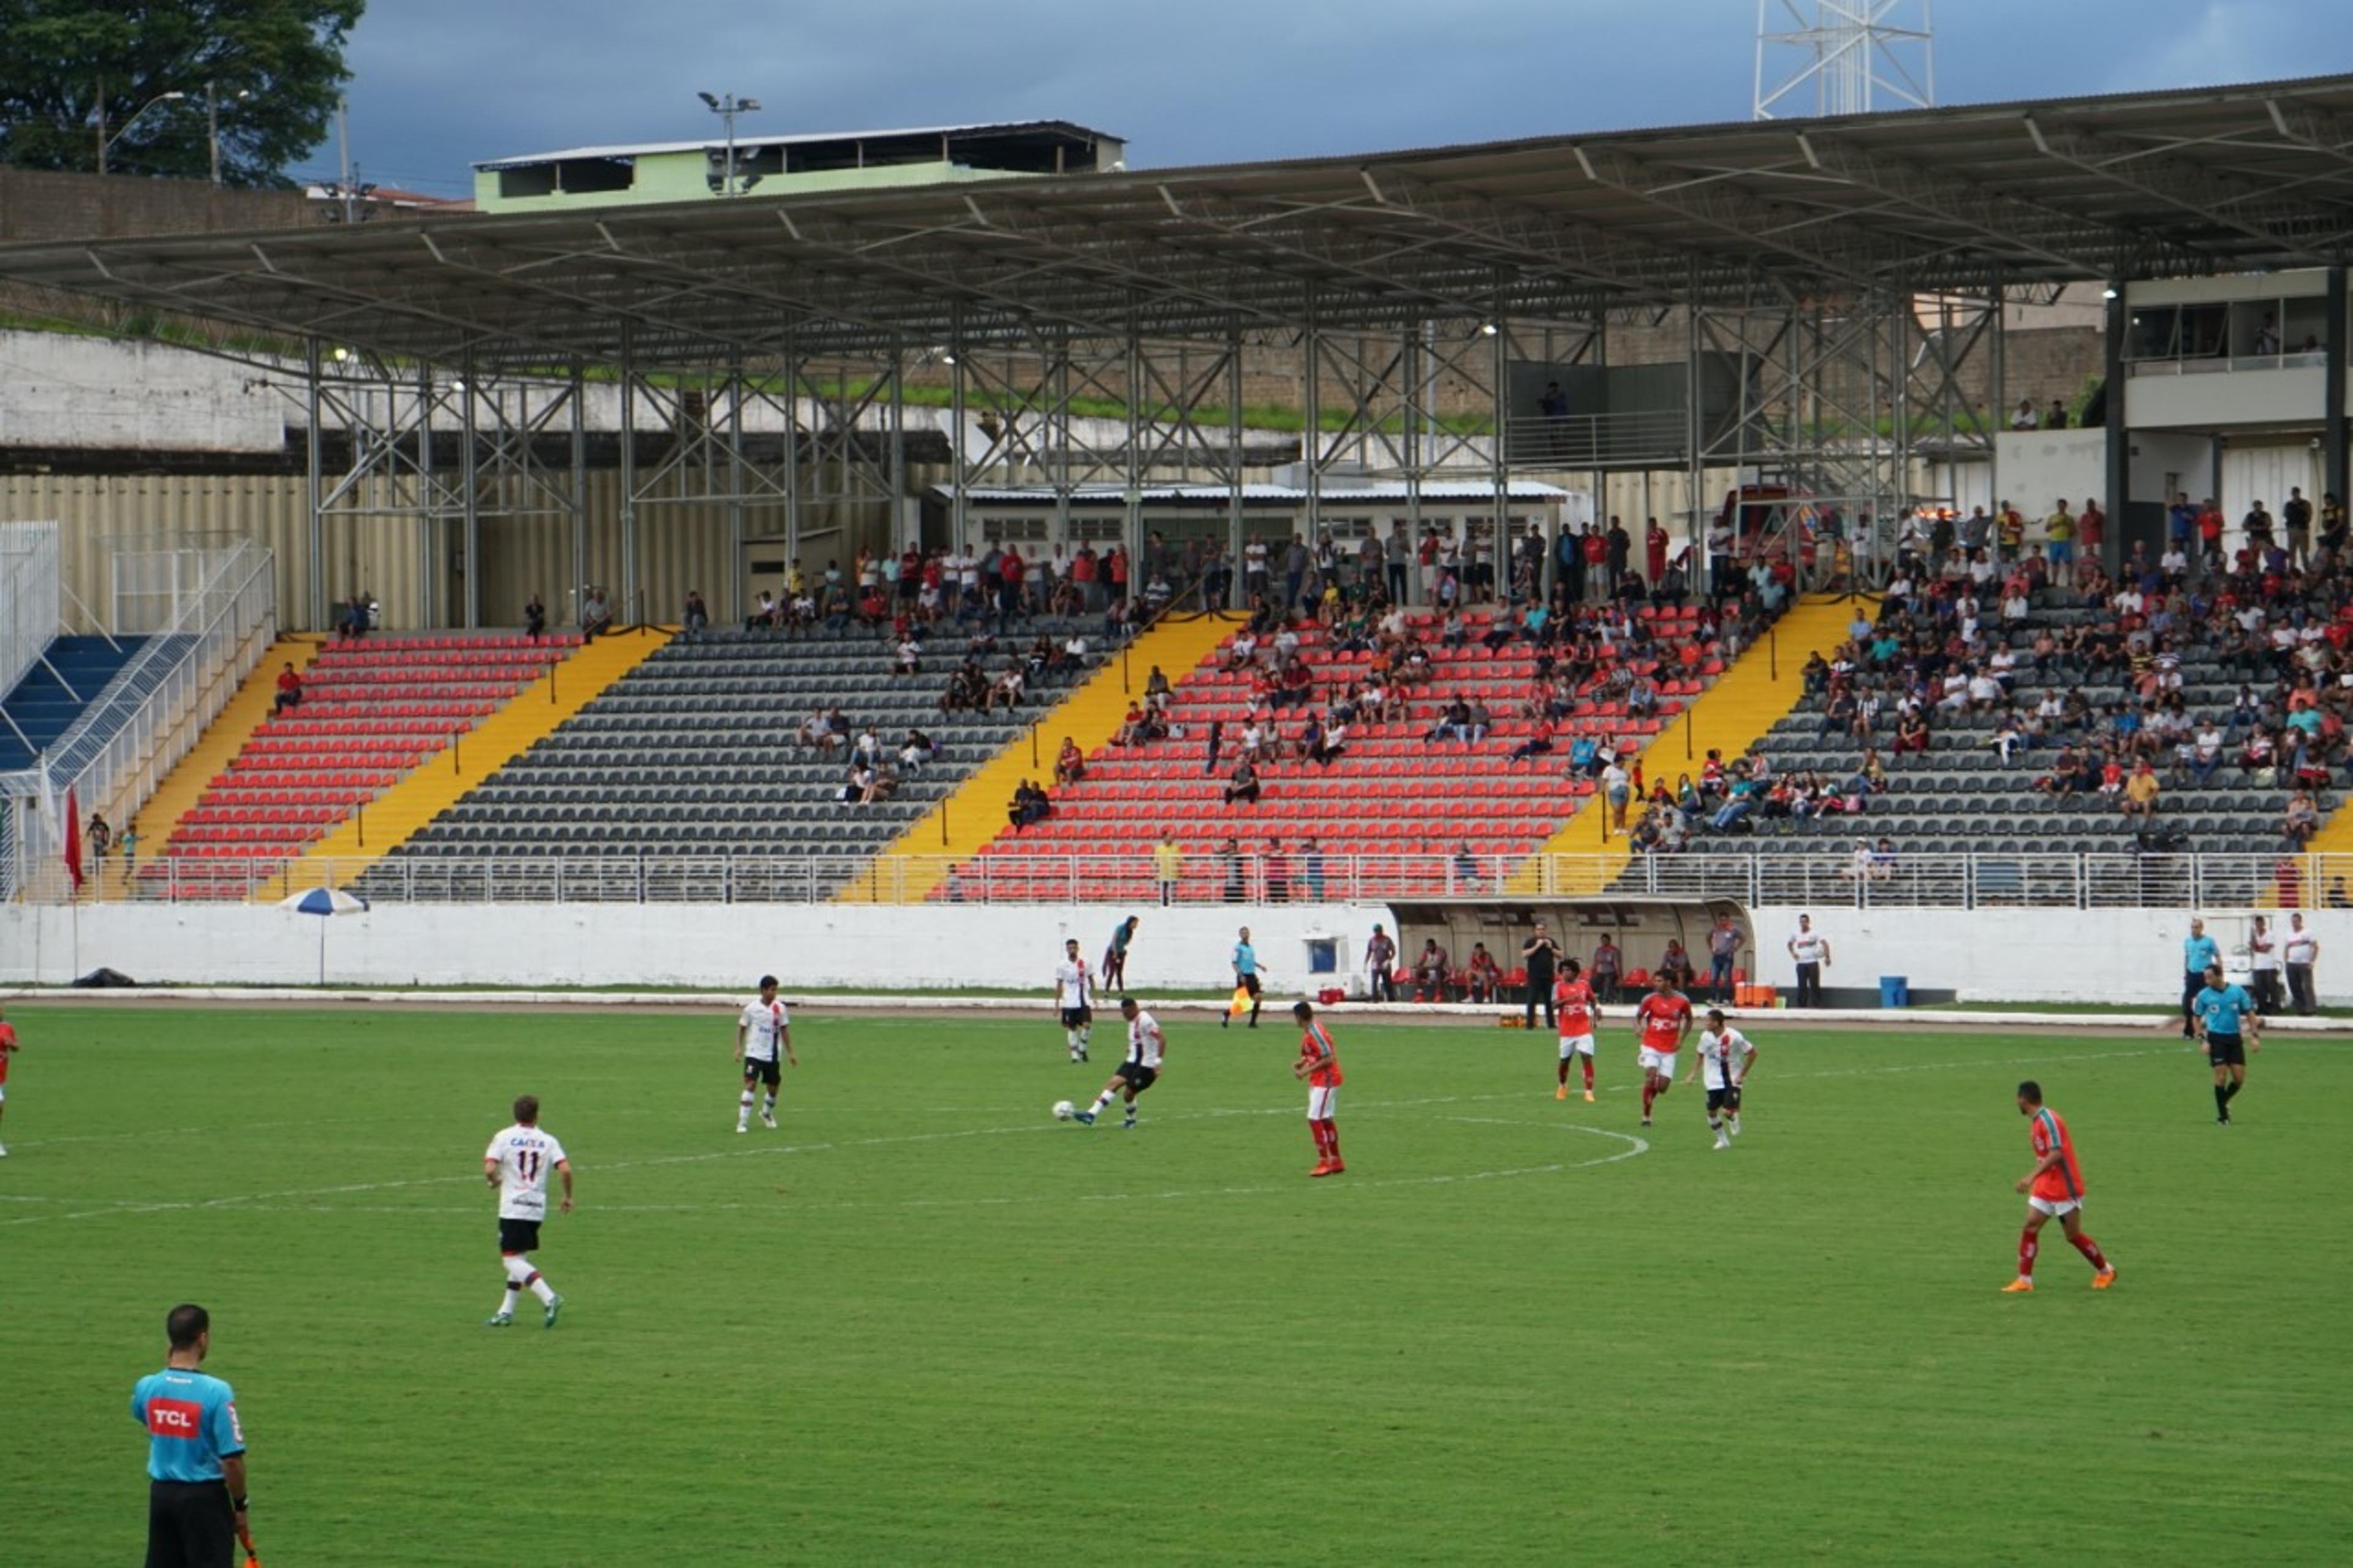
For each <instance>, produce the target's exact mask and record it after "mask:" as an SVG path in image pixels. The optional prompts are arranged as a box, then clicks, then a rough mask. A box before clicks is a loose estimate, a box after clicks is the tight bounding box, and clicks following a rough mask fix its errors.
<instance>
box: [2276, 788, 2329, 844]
mask: <svg viewBox="0 0 2353 1568" xmlns="http://www.w3.org/2000/svg"><path fill="white" fill-rule="evenodd" d="M2319 831H2320V807H2319V806H2318V805H2316V803H2315V802H2314V800H2313V798H2312V795H2311V793H2310V792H2309V791H2306V790H2298V791H2296V792H2295V794H2294V795H2290V796H2289V797H2288V803H2287V812H2286V814H2285V815H2284V816H2283V817H2282V818H2281V819H2280V835H2281V837H2283V838H2284V839H2285V840H2286V841H2287V847H2288V848H2289V849H2290V850H2292V851H2294V852H2295V853H2296V854H2299V855H2300V854H2302V853H2303V852H2304V851H2305V850H2306V849H2307V848H2309V847H2311V845H2312V837H2313V835H2314V834H2316V833H2318V832H2319Z"/></svg>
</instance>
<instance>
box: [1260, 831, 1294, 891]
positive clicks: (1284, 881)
mask: <svg viewBox="0 0 2353 1568" xmlns="http://www.w3.org/2000/svg"><path fill="white" fill-rule="evenodd" d="M1266 901H1267V902H1268V903H1270V904H1287V903H1289V902H1290V901H1291V857H1290V856H1288V855H1285V854H1284V853H1283V852H1282V839H1280V838H1270V839H1268V840H1267V841H1266Z"/></svg>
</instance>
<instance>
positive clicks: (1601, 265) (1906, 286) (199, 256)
mask: <svg viewBox="0 0 2353 1568" xmlns="http://www.w3.org/2000/svg"><path fill="white" fill-rule="evenodd" d="M2348 260H2353V76H2334V77H2323V78H2314V79H2307V80H2301V81H2288V82H2273V83H2263V84H2253V85H2244V86H2230V87H2219V88H2200V89H2184V90H2179V91H2170V92H2152V93H2134V94H2121V95H2117V96H2115V97H2109V98H2092V99H2058V100H2043V101H2039V102H2031V103H2011V104H1995V105H1965V106H1959V107H1955V108H1948V109H1934V110H1915V111H1910V112H1903V113H1891V114H1877V115H1858V116H1851V117H1846V118H1841V119H1832V120H1811V121H1807V120H1790V121H1761V122H1742V123H1738V124H1729V125H1702V126H1687V127H1682V128H1675V129H1668V130H1662V131H1635V132H1612V133H1609V134H1606V135H1592V136H1556V137H1547V138H1540V139H1532V140H1526V141H1517V142H1496V143H1489V144H1485V145H1479V146H1469V147H1449V148H1437V149H1428V150H1423V151H1418V152H1402V153H1366V154H1362V155H1357V156H1353V157H1345V158H1322V159H1314V160H1306V161H1300V162H1290V163H1256V164H1244V165H1236V166H1229V167H1219V168H1198V169H1174V170H1166V171H1153V172H1150V173H1105V174H1081V175H1071V176H1065V177H1062V178H1058V179H1050V180H1021V181H989V182H963V183H957V184H930V185H923V186H902V187H893V188H888V189H867V190H860V191H854V192H849V191H845V192H828V193H807V194H800V195H788V196H776V197H765V198H764V197H762V196H761V195H757V194H754V195H751V196H747V197H744V198H743V199H740V200H735V201H725V202H713V201H694V202H682V203H678V204H661V205H644V206H635V207H625V208H609V207H608V208H600V209H598V210H596V211H594V212H589V213H554V212H549V213H527V214H510V215H499V216H491V217H465V218H457V217H448V218H437V217H420V218H417V219H415V220H412V221H402V222H390V223H370V224H363V225H359V226H354V227H349V228H343V227H330V228H319V229H308V230H298V231H294V232H280V233H266V234H249V235H204V236H188V237H158V238H147V239H122V240H115V239H100V240H84V241H74V242H71V243H44V244H35V245H22V246H12V247H0V280H5V281H9V282H16V283H22V284H30V285H34V286H36V287H46V288H52V289H64V290H69V291H72V292H75V293H79V294H83V295H89V296H94V297H99V298H102V299H105V300H111V301H115V302H118V303H120V304H122V305H125V306H129V307H132V308H134V309H138V310H165V311H174V312H181V313H185V314H193V315H197V316H204V317H209V318H211V319H213V320H216V321H222V322H226V323H229V324H231V325H232V326H236V327H241V328H245V329H248V330H252V331H260V332H266V333H270V334H276V335H282V336H291V337H302V336H307V335H311V334H316V335H319V336H321V337H322V338H324V339H325V340H326V341H329V342H338V343H343V344H347V345H349V346H351V347H352V348H353V349H355V350H360V351H364V352H368V353H375V354H378V355H381V356H385V357H386V358H389V359H393V360H396V361H406V362H410V363H416V362H431V363H444V364H448V363H459V362H460V361H461V360H462V359H467V358H470V359H471V360H472V361H473V362H474V363H477V364H478V365H480V366H483V367H486V368H488V369H497V368H500V367H502V366H508V365H512V366H516V367H544V366H546V365H547V364H549V363H551V362H554V363H561V362H562V361H563V360H564V359H565V358H566V357H568V356H572V355H578V356H581V357H582V358H584V359H586V360H588V361H589V362H591V363H606V364H609V363H617V361H618V360H619V359H620V358H621V357H622V353H623V344H624V342H627V344H628V353H629V354H630V356H631V357H632V358H633V360H634V363H636V364H637V365H638V367H640V368H642V369H646V370H658V369H661V368H664V367H668V366H673V365H674V366H678V367H680V368H681V369H691V370H700V369H703V368H707V367H710V366H713V365H723V364H727V363H750V364H757V365H773V364H775V363H778V362H779V361H780V360H781V359H783V358H784V357H785V356H786V355H787V354H789V355H793V356H797V357H798V358H801V359H803V360H804V361H806V360H807V359H808V358H809V357H810V356H817V355H839V356H871V355H876V354H888V353H893V352H900V351H903V350H905V349H906V348H908V347H909V346H910V345H913V346H915V347H917V348H919V349H920V348H922V347H924V346H928V345H935V344H942V343H950V342H955V343H961V344H975V345H987V344H991V343H1003V344H1008V345H1016V346H1018V345H1035V344H1037V343H1038V342H1041V341H1044V340H1048V339H1053V338H1088V337H1092V338H1101V339H1106V340H1116V339H1122V338H1125V337H1127V336H1128V335H1130V334H1134V335H1138V336H1142V337H1147V338H1157V339H1163V340H1178V339H1196V340H1208V341H1213V342H1224V341H1227V340H1228V338H1229V334H1232V333H1235V332H1240V331H1252V332H1255V331H1269V332H1275V333H1284V334H1288V333H1290V332H1293V331H1296V329H1297V328H1298V327H1299V326H1300V325H1301V323H1303V322H1304V321H1309V320H1310V319H1313V320H1314V321H1316V322H1318V323H1319V324H1320V325H1321V326H1323V327H1324V329H1326V330H1328V331H1383V332H1386V331H1391V330H1394V329H1396V328H1398V327H1399V326H1401V325H1404V324H1408V323H1426V322H1431V321H1440V322H1445V321H1456V322H1459V321H1472V322H1476V321H1499V320H1500V321H1514V322H1518V321H1526V322H1536V323H1545V322H1568V323H1581V322H1586V321H1590V320H1591V318H1592V317H1593V316H1594V315H1595V314H1597V313H1599V312H1603V311H1607V310H1618V309H1627V308H1639V309H1643V310H1649V309H1654V308H1657V307H1661V306H1674V305H1683V304H1695V305H1704V306H1709V307H1716V308H1738V309H1762V310H1786V309H1788V306H1789V303H1790V302H1791V301H1793V300H1815V301H1821V300H1831V301H1835V300H1844V299H1875V300H1884V299H1889V298H1900V297H1901V296H1902V295H1904V294H1905V293H1907V292H1915V291H1916V292H1927V291H1934V290H1937V289H1989V288H1991V287H1994V286H1996V285H2001V286H2005V287H2017V286H2020V285H2025V284H2031V283H2037V282H2044V283H2063V282H2079V281H2100V280H2109V279H2136V278H2166V277H2184V276H2215V275H2221V274H2228V273H2234V272H2249V271H2257V270H2263V269H2267V268H2290V267H2322V266H2342V265H2345V264H2347V263H2348Z"/></svg>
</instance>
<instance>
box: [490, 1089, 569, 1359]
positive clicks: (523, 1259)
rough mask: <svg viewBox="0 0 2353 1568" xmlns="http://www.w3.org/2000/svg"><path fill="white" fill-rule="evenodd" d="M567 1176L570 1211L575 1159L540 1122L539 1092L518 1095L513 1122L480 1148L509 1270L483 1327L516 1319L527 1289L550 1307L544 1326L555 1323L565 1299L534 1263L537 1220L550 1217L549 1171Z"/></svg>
mask: <svg viewBox="0 0 2353 1568" xmlns="http://www.w3.org/2000/svg"><path fill="white" fill-rule="evenodd" d="M551 1171H553V1172H555V1173H558V1174H560V1175H561V1176H563V1178H564V1212H565V1214H570V1213H571V1212H572V1162H571V1161H570V1160H568V1159H566V1158H565V1154H564V1145H563V1144H562V1143H560V1142H556V1138H555V1134H554V1133H553V1132H549V1131H545V1130H543V1128H542V1127H541V1126H540V1125H539V1096H537V1095H535V1094H525V1095H520V1096H518V1097H517V1098H516V1100H515V1102H514V1124H513V1125H512V1126H511V1127H509V1128H507V1129H506V1130H505V1131H501V1133H500V1134H499V1135H498V1136H497V1137H495V1138H493V1139H491V1146H490V1147H489V1148H488V1149H485V1150H483V1151H482V1179H483V1180H484V1181H486V1182H488V1183H489V1184H491V1186H492V1187H493V1188H495V1189H497V1192H498V1194H499V1260H500V1262H501V1265H502V1266H503V1267H504V1268H505V1269H506V1276H507V1280H506V1290H505V1293H504V1294H503V1295H502V1296H501V1298H500V1300H499V1310H497V1311H496V1312H494V1313H492V1314H491V1319H490V1321H489V1322H487V1323H486V1324H485V1325H484V1327H486V1328H492V1329H503V1328H507V1327H510V1326H511V1325H512V1323H513V1322H514V1310H515V1305H516V1303H517V1302H518V1301H519V1300H521V1299H522V1293H523V1292H524V1291H525V1290H528V1291H530V1292H531V1293H532V1294H533V1295H534V1296H536V1297H538V1298H539V1303H540V1305H541V1306H542V1307H543V1308H544V1309H546V1311H545V1316H544V1318H543V1321H542V1326H543V1327H545V1328H550V1329H552V1328H554V1327H555V1316H556V1314H557V1313H558V1312H561V1311H562V1310H564V1298H563V1297H561V1296H559V1295H557V1294H556V1293H555V1289H554V1286H552V1285H550V1284H548V1282H547V1280H546V1279H545V1277H544V1276H543V1275H542V1274H541V1273H540V1271H539V1270H538V1269H537V1268H533V1266H532V1261H531V1255H532V1254H533V1252H536V1251H537V1250H538V1249H539V1225H540V1222H541V1221H542V1220H543V1219H545V1218H546V1217H547V1176H548V1173H549V1172H551Z"/></svg>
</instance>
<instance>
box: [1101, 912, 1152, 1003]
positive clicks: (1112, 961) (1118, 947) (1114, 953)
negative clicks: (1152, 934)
mask: <svg viewBox="0 0 2353 1568" xmlns="http://www.w3.org/2000/svg"><path fill="white" fill-rule="evenodd" d="M1143 923H1144V921H1143V919H1142V918H1141V917H1140V916H1136V915H1130V916H1128V917H1127V918H1126V919H1125V920H1124V921H1120V922H1119V924H1117V925H1115V926H1113V927H1112V928H1111V941H1110V942H1109V943H1108V944H1106V945H1105V946H1104V948H1103V972H1102V973H1103V990H1104V991H1105V992H1118V991H1122V990H1124V989H1126V986H1127V950H1128V949H1129V948H1130V947H1133V946H1134V944H1135V931H1136V928H1137V927H1138V926H1140V925H1142V924H1143Z"/></svg>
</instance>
